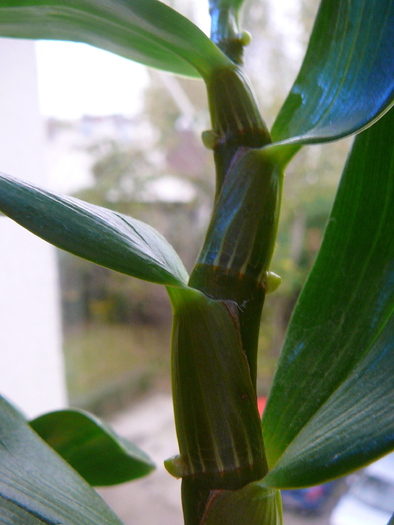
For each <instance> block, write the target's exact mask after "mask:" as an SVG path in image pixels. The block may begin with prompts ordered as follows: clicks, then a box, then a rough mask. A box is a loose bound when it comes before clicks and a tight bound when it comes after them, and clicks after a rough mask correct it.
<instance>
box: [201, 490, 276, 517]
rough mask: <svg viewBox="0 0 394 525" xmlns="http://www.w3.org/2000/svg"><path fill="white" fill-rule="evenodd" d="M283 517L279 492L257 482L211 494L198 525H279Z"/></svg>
mask: <svg viewBox="0 0 394 525" xmlns="http://www.w3.org/2000/svg"><path fill="white" fill-rule="evenodd" d="M282 519H283V518H282V501H281V496H280V491H279V490H275V489H274V490H273V489H270V488H267V487H266V486H265V485H264V484H263V483H261V482H258V481H257V482H254V483H249V485H246V486H245V487H243V488H242V489H240V490H237V491H229V490H221V491H216V492H215V493H214V494H212V496H211V499H210V501H209V503H208V505H207V509H206V514H205V516H204V518H203V520H202V522H201V525H217V524H218V523H223V524H224V523H225V524H226V525H263V524H264V525H282Z"/></svg>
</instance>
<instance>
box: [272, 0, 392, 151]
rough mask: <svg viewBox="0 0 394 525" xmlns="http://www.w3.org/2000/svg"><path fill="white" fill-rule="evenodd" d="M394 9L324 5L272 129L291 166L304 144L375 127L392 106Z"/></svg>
mask: <svg viewBox="0 0 394 525" xmlns="http://www.w3.org/2000/svg"><path fill="white" fill-rule="evenodd" d="M393 42H394V3H393V2H392V1H391V0H381V1H379V2H371V1H370V0H352V1H350V2H349V0H322V2H321V5H320V9H319V12H318V15H317V18H316V22H315V26H314V29H313V32H312V35H311V39H310V42H309V46H308V49H307V53H306V56H305V59H304V62H303V64H302V67H301V70H300V73H299V75H298V77H297V79H296V81H295V84H294V85H293V87H292V89H291V91H290V94H289V96H288V98H287V99H286V101H285V103H284V105H283V107H282V110H281V111H280V112H279V115H278V117H277V119H276V121H275V123H274V125H273V128H272V133H271V134H272V138H273V140H274V141H276V142H278V141H285V143H286V144H287V145H288V146H287V147H286V148H283V149H282V150H278V151H277V155H282V156H284V157H285V159H286V160H288V159H289V158H290V157H291V156H292V155H293V154H294V152H295V151H297V149H298V148H299V147H300V145H301V144H310V143H317V142H325V141H328V140H334V139H338V138H341V137H344V136H346V135H349V134H352V133H355V132H357V131H360V130H362V129H364V128H365V127H367V126H368V125H370V124H371V123H373V122H374V121H375V120H376V119H377V118H378V117H379V115H381V114H382V113H384V112H385V111H386V110H388V108H389V107H390V106H391V105H392V104H393V100H394V82H393V71H394V45H393Z"/></svg>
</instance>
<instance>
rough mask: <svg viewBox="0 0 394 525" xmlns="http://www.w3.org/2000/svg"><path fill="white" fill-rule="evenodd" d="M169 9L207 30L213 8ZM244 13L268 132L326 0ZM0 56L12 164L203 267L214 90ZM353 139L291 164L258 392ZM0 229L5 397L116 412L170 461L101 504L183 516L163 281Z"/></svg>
mask: <svg viewBox="0 0 394 525" xmlns="http://www.w3.org/2000/svg"><path fill="white" fill-rule="evenodd" d="M167 3H169V4H170V5H171V6H173V7H174V8H176V9H177V10H179V11H180V12H182V13H183V14H185V15H186V16H188V17H190V18H191V19H192V20H194V21H195V22H196V23H197V24H198V25H199V26H200V27H201V28H202V29H203V30H205V31H207V32H209V18H208V16H207V9H206V6H205V4H204V2H186V0H173V1H171V2H170V1H169V2H167ZM246 7H247V9H245V13H244V19H243V27H244V28H245V29H247V30H248V31H250V32H251V34H252V43H251V44H250V46H249V47H248V48H246V52H245V59H246V60H245V61H246V67H247V70H248V72H249V74H250V77H251V80H252V83H253V85H254V88H255V92H256V96H257V99H258V101H259V104H260V107H261V111H262V114H263V117H264V118H265V120H266V122H267V124H268V126H269V127H270V126H271V125H272V123H273V121H274V119H275V116H276V114H277V112H278V110H279V108H280V107H281V104H282V103H283V101H284V99H285V97H286V95H287V93H288V91H289V89H290V88H291V85H292V83H293V81H294V79H295V76H296V74H297V71H298V68H299V66H300V64H301V61H302V58H303V54H304V51H305V48H306V45H307V41H308V37H309V34H310V31H311V28H312V24H313V20H314V17H315V14H316V11H317V7H318V1H317V0H287V1H286V2H285V1H282V2H276V1H275V0H267V1H263V0H253V1H252V0H249V1H247V2H246ZM0 64H1V66H2V71H3V76H4V79H5V80H4V82H3V83H2V86H0V95H1V96H0V110H1V114H2V122H1V123H0V138H1V144H2V148H1V150H0V170H1V171H4V172H7V173H10V174H12V175H14V176H17V177H19V178H21V179H24V180H30V181H32V182H36V183H39V184H41V185H43V186H45V187H46V188H49V189H51V190H53V191H58V192H63V193H67V194H71V195H73V196H76V197H78V198H81V199H84V200H87V201H89V202H91V203H94V204H98V205H101V206H105V207H108V208H111V209H113V210H117V211H120V212H122V213H124V214H128V215H132V216H133V217H136V218H138V219H140V220H143V221H145V222H147V223H149V224H151V225H152V226H154V227H155V228H156V229H157V230H159V231H160V232H161V233H162V234H163V235H164V236H165V237H166V238H167V239H168V240H169V242H170V243H171V244H172V245H173V246H174V247H175V249H176V250H177V252H178V253H179V255H180V256H181V258H182V260H183V261H184V264H185V266H186V268H187V269H188V270H190V269H191V268H192V266H193V263H194V261H195V259H196V256H197V254H198V251H199V248H200V246H201V243H202V240H203V236H204V232H205V230H206V227H207V225H208V221H209V217H210V212H211V207H212V198H213V191H214V171H213V165H212V164H213V163H212V154H211V152H209V151H208V150H206V149H204V147H203V146H202V143H201V139H200V136H201V132H202V131H204V130H206V129H209V114H208V111H207V103H206V94H205V88H204V85H203V83H202V82H200V81H196V80H187V79H184V78H175V77H172V76H170V75H168V74H165V73H161V72H158V71H153V70H148V69H146V68H144V67H142V66H140V65H137V64H133V63H131V62H129V61H127V60H125V59H122V58H119V57H115V56H114V55H111V54H110V53H106V52H103V51H99V50H96V49H93V48H90V47H89V46H86V45H82V44H71V43H63V42H38V43H33V42H28V41H17V40H9V39H0ZM349 146H350V142H349V141H348V140H345V141H341V142H339V143H336V144H328V145H325V146H323V147H321V146H313V147H308V148H304V149H303V150H302V151H301V152H300V153H299V154H298V155H297V157H296V158H295V159H294V160H293V161H292V163H291V164H290V166H289V168H288V170H287V172H286V180H285V186H284V196H283V208H282V212H281V221H280V229H279V236H278V243H277V247H276V251H275V255H274V260H273V262H272V265H271V270H272V271H274V272H275V273H277V274H279V275H280V276H281V277H282V284H281V286H280V287H279V289H278V290H277V291H276V292H275V294H273V295H272V296H270V295H269V296H268V297H267V299H266V306H265V310H264V315H263V320H262V328H261V336H260V342H259V346H260V352H259V371H258V395H259V397H261V398H264V397H265V396H267V394H268V392H269V388H270V384H271V381H272V377H273V373H274V369H275V363H276V361H277V358H278V356H279V353H280V349H281V344H282V341H283V337H284V334H285V330H286V326H287V323H288V321H289V318H290V315H291V312H292V309H293V306H294V304H295V302H296V300H297V297H298V294H299V293H300V290H301V287H302V285H303V283H304V281H305V279H306V276H307V274H308V271H309V269H310V268H311V266H312V264H313V261H314V259H315V257H316V254H317V252H318V249H319V247H320V243H321V240H322V236H323V232H324V227H325V224H326V221H327V218H328V214H329V212H330V209H331V206H332V202H333V199H334V196H335V191H336V187H337V185H338V181H339V177H340V174H341V171H342V168H343V165H344V162H345V159H346V154H347V151H348V149H349ZM0 235H1V239H2V240H1V243H2V246H3V253H2V257H1V259H0V268H1V270H2V271H1V275H0V316H1V317H0V319H1V323H2V330H3V335H2V345H1V347H0V355H1V359H2V362H3V367H2V369H1V370H0V383H1V390H2V392H3V393H4V394H5V395H6V396H7V397H9V399H10V400H11V401H13V402H14V403H16V404H17V405H18V406H20V408H21V409H22V410H23V411H25V412H26V413H27V414H28V415H30V416H35V415H37V414H38V413H41V412H43V411H46V410H51V409H54V408H59V407H62V406H65V405H66V404H70V405H71V406H74V407H80V408H84V409H87V410H91V411H93V412H94V413H96V414H98V415H100V416H102V417H104V418H105V419H109V420H111V421H112V422H113V423H114V425H115V428H116V429H117V430H118V431H119V433H122V434H123V435H126V436H127V437H130V438H132V439H134V441H135V442H136V443H137V444H139V445H140V446H141V447H142V448H143V449H145V450H146V451H147V452H148V453H150V454H151V455H152V456H153V457H154V459H156V460H157V462H158V464H159V468H158V471H157V472H156V473H155V474H153V475H152V476H150V477H149V478H147V479H146V480H143V481H140V482H134V483H133V484H132V486H130V484H126V485H124V486H122V487H120V488H113V489H108V490H105V491H103V492H102V493H103V495H104V497H106V498H107V499H108V500H109V501H110V503H111V504H112V505H113V506H114V508H115V510H116V511H117V512H119V514H120V516H121V518H122V519H123V520H124V521H125V523H126V524H129V523H130V524H131V523H133V525H138V524H139V523H152V524H154V523H156V522H157V523H159V521H158V520H160V523H162V524H166V523H168V524H170V523H180V522H181V513H180V501H179V483H178V482H177V481H175V480H171V478H170V477H169V476H168V475H167V474H166V473H165V472H164V470H163V469H162V467H161V464H162V462H163V460H164V459H166V458H167V457H168V456H171V455H173V454H175V453H176V452H177V449H176V441H175V434H174V425H173V420H172V406H171V390H170V367H169V363H170V354H169V346H170V333H171V310H170V304H169V301H168V299H167V297H166V293H165V290H164V289H163V288H162V287H159V286H157V285H153V284H149V283H145V282H142V281H138V280H136V279H132V278H130V277H127V276H124V275H121V274H117V273H115V272H112V271H110V270H107V269H104V268H101V267H99V266H96V265H94V264H91V263H89V262H87V261H84V260H82V259H78V258H76V257H74V256H72V255H69V254H67V253H65V252H61V251H59V250H56V249H54V248H52V247H49V246H48V245H47V244H46V243H44V242H43V241H40V240H38V239H36V238H34V237H33V236H32V235H30V234H28V233H26V232H24V231H22V229H21V228H19V226H16V225H14V224H13V223H12V221H9V220H8V219H6V218H5V217H1V218H0ZM346 490H347V485H346V484H345V482H343V481H342V482H340V483H338V484H334V485H332V486H331V485H330V486H329V487H325V488H321V489H318V490H315V491H314V492H313V491H309V493H302V494H301V493H299V494H295V495H293V496H294V497H293V499H291V498H290V499H289V501H288V502H287V503H286V507H287V508H289V509H290V508H291V509H293V510H294V509H296V510H298V512H299V511H301V512H302V513H306V514H302V516H301V517H300V516H299V514H297V513H296V514H294V513H286V519H285V524H286V525H287V524H288V525H291V524H293V525H295V524H297V523H311V524H320V525H323V524H328V523H330V521H329V520H330V518H329V516H330V512H331V509H332V508H333V507H334V505H335V502H336V501H337V499H338V497H339V496H340V494H341V493H342V492H345V491H346ZM153 494H154V495H155V497H153V496H152V495H153ZM294 498H295V499H296V500H297V501H298V500H300V501H301V500H302V501H301V503H297V502H294V501H295V500H294ZM305 501H306V503H305ZM313 501H315V502H318V503H316V505H315V507H314V503H313ZM148 502H149V505H148V509H149V512H151V513H152V516H149V515H147V512H148V511H147V503H148ZM308 502H309V503H308ZM313 507H314V508H313ZM316 512H320V515H316ZM155 518H156V521H155ZM297 520H298V521H297ZM332 523H333V525H337V524H336V523H334V522H332ZM341 523H342V522H341ZM346 523H347V522H343V524H344V525H346ZM349 523H350V522H349ZM357 523H358V524H361V522H360V521H358V522H357ZM369 523H370V525H373V523H375V522H372V521H369ZM378 523H379V522H376V525H378ZM338 524H339V522H338Z"/></svg>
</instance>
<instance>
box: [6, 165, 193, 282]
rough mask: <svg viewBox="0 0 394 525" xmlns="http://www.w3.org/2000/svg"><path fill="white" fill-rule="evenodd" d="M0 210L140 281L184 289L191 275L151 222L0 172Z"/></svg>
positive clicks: (49, 238)
mask: <svg viewBox="0 0 394 525" xmlns="http://www.w3.org/2000/svg"><path fill="white" fill-rule="evenodd" d="M0 210H1V211H2V212H3V213H5V214H6V215H8V216H9V217H11V219H13V220H14V221H16V222H18V223H19V224H20V225H22V226H24V227H25V228H27V229H28V230H30V231H31V232H33V233H35V234H36V235H38V236H39V237H41V238H42V239H44V240H46V241H48V242H50V243H51V244H53V245H55V246H57V247H58V248H61V249H63V250H66V251H68V252H70V253H73V254H74V255H78V256H79V257H83V258H84V259H88V260H89V261H92V262H94V263H96V264H100V265H101V266H105V267H107V268H110V269H111V270H116V271H118V272H121V273H125V274H127V275H132V276H133V277H138V278H139V279H144V280H146V281H151V282H154V283H159V284H165V285H169V286H171V285H172V286H182V285H183V284H184V283H186V282H187V280H188V275H187V272H186V270H185V268H184V266H183V264H182V262H181V260H180V259H179V257H178V255H177V254H176V253H175V251H174V249H173V248H172V246H171V245H170V244H169V243H168V242H167V241H166V240H165V239H164V237H163V236H162V235H160V234H159V233H158V232H157V231H156V230H155V229H154V228H152V227H151V226H148V225H147V224H145V223H143V222H141V221H138V220H136V219H132V218H131V217H127V216H126V215H122V214H120V213H116V212H113V211H111V210H108V209H106V208H101V207H100V206H94V205H92V204H88V203H86V202H83V201H81V200H79V199H74V198H72V197H66V196H62V195H56V194H53V193H49V192H47V191H44V190H42V189H40V188H37V187H35V186H32V185H30V184H27V183H24V182H21V181H17V180H15V179H13V178H11V177H8V176H6V175H1V174H0Z"/></svg>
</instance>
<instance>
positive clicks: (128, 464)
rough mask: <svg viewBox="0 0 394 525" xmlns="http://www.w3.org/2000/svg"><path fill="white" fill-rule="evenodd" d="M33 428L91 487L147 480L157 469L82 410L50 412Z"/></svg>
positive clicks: (136, 450) (96, 419)
mask: <svg viewBox="0 0 394 525" xmlns="http://www.w3.org/2000/svg"><path fill="white" fill-rule="evenodd" d="M30 426H31V427H32V428H33V430H34V431H35V432H37V434H39V436H40V437H41V438H42V439H44V441H46V443H48V445H49V446H51V447H52V448H53V449H54V450H55V451H56V452H57V453H58V454H59V455H60V456H61V457H62V458H63V459H65V460H66V461H67V462H68V463H69V464H70V465H71V466H72V467H73V468H74V469H75V470H76V471H77V472H78V473H79V474H80V475H81V476H82V477H83V478H84V479H85V480H86V481H87V482H88V483H89V485H92V486H95V487H102V486H108V485H116V484H119V483H124V482H126V481H131V480H133V479H137V478H140V477H142V476H146V475H147V474H149V473H150V472H151V471H152V470H153V469H154V468H155V466H154V464H153V462H152V460H151V459H150V458H149V456H147V455H146V454H145V453H144V452H142V450H140V449H139V448H138V447H137V446H136V445H134V444H133V443H131V442H129V441H127V440H125V439H123V438H120V437H119V436H117V435H116V434H115V433H114V432H113V431H112V430H111V429H110V428H109V426H108V425H106V424H105V423H104V422H103V421H101V420H100V419H99V418H97V417H96V416H93V415H92V414H88V413H86V412H84V411H82V410H59V411H56V412H50V413H48V414H44V415H42V416H40V417H38V418H36V419H34V420H33V421H30Z"/></svg>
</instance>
